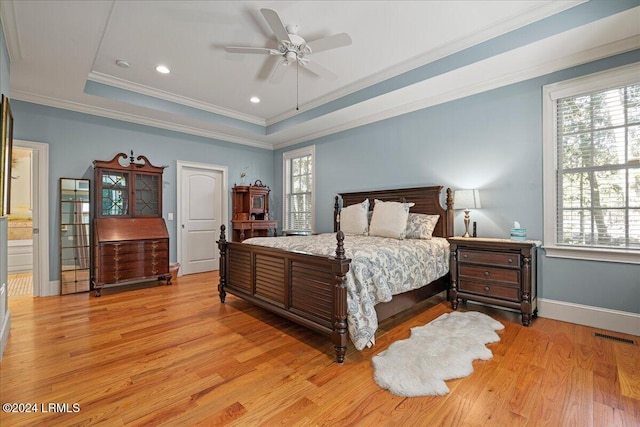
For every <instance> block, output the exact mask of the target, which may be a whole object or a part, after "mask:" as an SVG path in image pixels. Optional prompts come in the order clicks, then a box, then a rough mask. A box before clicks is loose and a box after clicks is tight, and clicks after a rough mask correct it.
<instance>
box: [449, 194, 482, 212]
mask: <svg viewBox="0 0 640 427" xmlns="http://www.w3.org/2000/svg"><path fill="white" fill-rule="evenodd" d="M453 203H454V206H455V209H479V208H480V207H481V205H480V191H478V190H456V193H455V195H454V199H453Z"/></svg>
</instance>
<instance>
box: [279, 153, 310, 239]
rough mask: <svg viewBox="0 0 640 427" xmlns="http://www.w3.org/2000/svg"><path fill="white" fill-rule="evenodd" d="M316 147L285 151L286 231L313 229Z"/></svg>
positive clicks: (284, 227) (284, 226)
mask: <svg viewBox="0 0 640 427" xmlns="http://www.w3.org/2000/svg"><path fill="white" fill-rule="evenodd" d="M314 152H315V150H314V147H313V146H312V147H305V148H303V149H300V150H295V151H292V152H287V153H284V165H283V170H284V178H283V181H284V187H285V188H284V194H285V197H284V224H283V229H284V230H285V231H313V198H314V194H313V189H314V176H313V171H314V164H313V161H314Z"/></svg>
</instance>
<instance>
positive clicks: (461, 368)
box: [371, 311, 504, 397]
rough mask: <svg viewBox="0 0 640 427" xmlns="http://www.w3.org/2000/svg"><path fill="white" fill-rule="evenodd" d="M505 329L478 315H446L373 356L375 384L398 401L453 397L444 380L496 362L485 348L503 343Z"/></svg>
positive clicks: (413, 331)
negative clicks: (477, 361)
mask: <svg viewBox="0 0 640 427" xmlns="http://www.w3.org/2000/svg"><path fill="white" fill-rule="evenodd" d="M503 328H504V326H503V325H502V324H501V323H500V322H498V321H497V320H494V319H492V318H491V317H489V316H487V315H486V314H483V313H478V312H475V311H469V312H457V311H454V312H452V313H447V314H443V315H442V316H440V317H438V318H437V319H436V320H434V321H432V322H430V323H428V324H426V325H424V326H418V327H415V328H412V329H411V337H410V338H408V339H406V340H402V341H397V342H394V343H393V344H391V345H390V346H389V348H388V349H387V350H385V351H383V352H381V353H379V354H377V355H376V356H374V357H373V358H372V359H371V362H372V363H373V370H374V375H373V379H374V380H375V382H376V383H377V384H378V385H379V386H380V387H382V388H384V389H387V390H389V391H390V392H391V393H393V394H396V395H398V396H405V397H412V396H432V395H438V396H442V395H445V394H447V393H449V388H448V387H447V385H446V384H445V382H444V381H445V380H450V379H454V378H462V377H466V376H467V375H469V374H471V373H472V372H473V365H472V362H473V360H474V359H482V360H489V359H491V358H492V357H493V353H491V350H489V349H488V348H487V347H486V346H485V344H488V343H492V342H498V341H500V337H499V336H498V334H496V332H495V331H497V330H500V329H503Z"/></svg>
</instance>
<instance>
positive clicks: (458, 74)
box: [274, 12, 640, 150]
mask: <svg viewBox="0 0 640 427" xmlns="http://www.w3.org/2000/svg"><path fill="white" fill-rule="evenodd" d="M639 14H640V12H635V14H634V15H628V16H627V17H628V22H627V23H630V24H631V26H627V28H628V29H629V31H630V32H634V31H635V33H636V34H633V35H630V36H628V37H626V38H624V39H621V40H617V41H614V42H611V43H605V44H603V45H600V46H597V47H594V48H590V49H585V50H582V51H578V52H573V53H571V52H567V54H566V55H561V54H560V55H558V58H557V59H552V60H550V61H547V62H545V63H543V64H537V65H535V66H531V65H530V64H529V63H527V60H526V59H523V58H535V57H536V56H537V55H536V52H535V51H536V50H544V45H546V44H547V43H556V42H555V40H553V39H546V40H543V41H540V42H536V43H533V44H530V45H527V46H524V47H522V48H519V49H515V50H512V51H509V52H505V53H503V54H500V55H496V56H494V57H491V58H488V59H485V60H483V61H479V62H476V63H474V64H471V65H468V66H466V67H462V68H459V69H456V70H453V71H451V72H449V73H445V74H441V75H439V76H436V77H435V78H433V79H428V80H424V81H422V82H419V83H415V84H413V85H410V86H406V87H404V88H402V89H398V90H396V91H394V92H390V93H388V94H385V95H381V96H378V97H376V98H372V99H369V100H367V101H363V102H361V103H359V104H356V105H352V106H350V107H347V108H344V109H343V110H338V111H336V112H333V113H330V114H327V115H325V116H322V117H319V118H317V119H315V120H316V121H317V120H321V119H328V118H329V117H330V116H331V115H336V114H340V113H341V112H342V113H344V114H349V113H350V112H352V111H354V108H359V109H362V108H366V109H368V110H370V111H375V110H376V109H377V108H379V107H377V106H379V105H387V106H388V105H389V104H395V106H394V107H392V108H388V109H385V110H380V111H376V112H374V113H372V114H368V115H367V114H365V115H364V116H362V117H359V118H357V119H355V120H349V121H343V122H342V123H341V124H339V125H337V126H331V127H327V128H324V129H322V130H319V131H317V132H309V133H305V134H304V135H303V136H300V137H294V138H291V139H288V140H286V141H282V142H280V143H276V144H274V149H276V150H277V149H281V148H286V147H289V146H292V145H296V144H299V143H302V142H306V141H309V140H312V139H316V138H321V137H323V136H328V135H331V134H334V133H338V132H342V131H345V130H348V129H352V128H355V127H359V126H363V125H366V124H370V123H374V122H377V121H381V120H385V119H389V118H392V117H396V116H399V115H402V114H406V113H410V112H413V111H417V110H421V109H424V108H427V107H431V106H434V105H438V104H442V103H445V102H449V101H454V100H456V99H460V98H464V97H467V96H471V95H475V94H478V93H482V92H486V91H489V90H492V89H497V88H499V87H503V86H507V85H510V84H514V83H518V82H521V81H525V80H529V79H532V78H535V77H540V76H543V75H546V74H550V73H553V72H555V71H559V70H563V69H566V68H570V67H573V66H577V65H581V64H585V63H588V62H592V61H596V60H598V59H602V58H606V57H608V56H613V55H617V54H620V53H624V52H629V51H631V50H634V49H638V48H640V35H638V32H639V30H637V29H635V30H634V29H633V28H634V27H633V19H634V17H636V16H637V15H639ZM617 24H619V25H618V26H617V28H619V29H620V28H624V25H623V23H617ZM589 30H590V29H588V28H583V31H589ZM564 37H567V35H566V34H565V35H564ZM556 44H558V43H556ZM560 44H562V43H560ZM564 46H571V45H570V44H568V43H564ZM567 48H568V49H571V47H567ZM518 58H519V59H518ZM529 60H530V61H535V60H531V59H529ZM514 64H517V65H514ZM487 67H490V68H491V69H493V70H509V69H511V70H512V71H511V72H507V73H505V74H503V75H500V76H497V77H495V78H487V73H486V68H487ZM477 76H484V77H482V80H481V81H477V80H474V78H476V79H477ZM435 80H441V81H444V84H442V82H438V83H434V81H435ZM447 80H449V81H455V84H447ZM434 85H435V88H438V87H440V88H443V87H445V88H446V87H454V88H455V89H453V90H449V91H442V90H441V91H440V92H439V93H435V94H434V89H435V88H434ZM421 94H429V95H426V96H424V95H421ZM392 97H393V98H396V99H397V100H396V101H395V102H394V101H393V99H392ZM400 98H401V99H407V100H408V102H406V103H403V102H400V101H399V99H400ZM412 99H414V100H413V101H412ZM312 122H313V120H312V121H310V122H308V123H312ZM334 122H335V121H334ZM303 126H304V125H303Z"/></svg>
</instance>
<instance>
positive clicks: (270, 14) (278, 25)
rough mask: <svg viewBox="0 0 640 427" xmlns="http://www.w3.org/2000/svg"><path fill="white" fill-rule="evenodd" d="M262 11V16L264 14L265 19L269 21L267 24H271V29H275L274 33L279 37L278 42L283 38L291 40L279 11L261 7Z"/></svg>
mask: <svg viewBox="0 0 640 427" xmlns="http://www.w3.org/2000/svg"><path fill="white" fill-rule="evenodd" d="M260 12H262V16H264V19H265V20H266V21H267V24H269V27H271V31H273V34H275V35H276V37H277V38H278V43H279V42H280V41H281V40H289V41H291V39H290V38H289V33H288V32H287V29H286V28H285V26H284V24H283V23H282V20H281V19H280V16H278V12H276V11H275V10H271V9H260Z"/></svg>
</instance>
